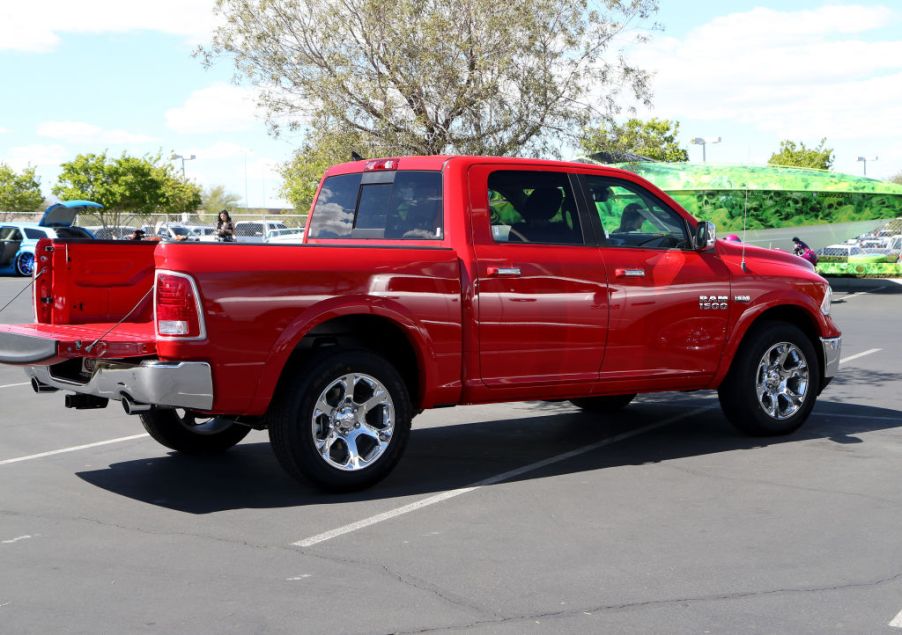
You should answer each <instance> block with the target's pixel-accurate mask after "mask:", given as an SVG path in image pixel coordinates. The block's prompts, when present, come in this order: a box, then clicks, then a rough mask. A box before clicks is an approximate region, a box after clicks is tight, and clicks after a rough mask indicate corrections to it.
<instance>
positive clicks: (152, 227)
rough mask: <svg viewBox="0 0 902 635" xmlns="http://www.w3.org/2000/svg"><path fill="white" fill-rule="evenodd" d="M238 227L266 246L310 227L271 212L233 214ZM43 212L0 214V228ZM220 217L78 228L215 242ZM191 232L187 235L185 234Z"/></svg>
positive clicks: (126, 218) (114, 235)
mask: <svg viewBox="0 0 902 635" xmlns="http://www.w3.org/2000/svg"><path fill="white" fill-rule="evenodd" d="M230 215H231V217H232V221H233V222H234V223H235V234H236V238H237V240H238V241H239V242H243V241H252V242H264V241H268V240H269V239H271V238H274V237H276V236H281V237H284V238H288V239H294V238H297V237H298V236H299V234H300V231H301V230H303V228H304V225H305V224H306V223H307V215H306V214H285V213H267V212H262V213H261V212H253V211H250V212H244V211H234V212H230ZM42 216H43V212H36V213H33V214H22V213H17V212H0V225H2V224H4V223H38V222H40V220H41V217H42ZM217 218H218V214H216V213H212V212H209V213H206V212H203V211H201V212H198V213H192V214H150V215H147V216H138V215H133V214H122V215H121V216H120V217H119V222H118V226H116V227H110V226H107V227H104V226H103V224H102V223H101V221H100V218H99V217H97V216H95V215H93V214H80V215H79V216H78V218H76V220H75V224H76V225H78V226H80V227H85V228H87V229H89V230H90V231H91V232H92V233H93V234H94V235H95V236H96V237H97V238H99V239H105V240H110V239H113V240H121V239H127V238H129V237H130V236H131V235H132V233H133V232H134V231H135V230H136V229H143V230H144V232H145V234H146V235H148V236H151V235H158V236H165V237H167V238H173V239H177V238H178V237H179V236H181V235H186V236H187V235H189V234H190V236H191V237H192V239H194V238H201V237H207V238H208V239H209V240H215V232H214V229H215V227H216V221H217ZM185 228H187V232H188V233H187V234H186V233H185Z"/></svg>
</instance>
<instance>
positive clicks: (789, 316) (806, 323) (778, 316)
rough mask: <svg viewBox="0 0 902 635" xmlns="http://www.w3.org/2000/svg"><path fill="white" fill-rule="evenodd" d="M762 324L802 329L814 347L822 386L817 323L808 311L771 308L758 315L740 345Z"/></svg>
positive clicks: (798, 308) (822, 357)
mask: <svg viewBox="0 0 902 635" xmlns="http://www.w3.org/2000/svg"><path fill="white" fill-rule="evenodd" d="M764 322H785V323H787V324H792V325H793V326H797V327H798V328H800V329H802V332H803V333H804V334H805V336H806V337H807V338H808V340H809V341H810V342H811V345H812V346H813V347H814V352H815V354H816V355H817V364H818V368H819V369H820V373H819V375H820V377H821V384H823V383H824V370H825V369H824V356H823V355H821V354H820V351H821V340H820V331H819V330H818V327H817V322H815V321H814V318H813V317H811V314H810V313H808V311H806V310H805V309H803V308H801V307H797V306H777V307H773V308H772V309H768V310H767V311H765V312H764V313H762V314H761V315H759V316H758V317H757V318H756V319H755V321H754V322H753V323H752V324H751V325H750V326H749V328H748V330H747V331H746V332H745V335H744V336H743V338H742V343H745V340H746V338H747V337H748V335H749V333H751V332H752V329H754V328H755V327H757V326H759V325H760V324H763V323H764ZM741 345H742V344H740V346H741ZM822 387H823V386H822Z"/></svg>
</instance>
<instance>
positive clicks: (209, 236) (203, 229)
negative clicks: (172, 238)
mask: <svg viewBox="0 0 902 635" xmlns="http://www.w3.org/2000/svg"><path fill="white" fill-rule="evenodd" d="M185 229H187V230H188V231H189V232H191V237H192V239H193V240H196V241H199V242H202V243H215V242H217V241H218V240H219V237H218V236H217V235H216V228H215V227H208V226H207V225H185Z"/></svg>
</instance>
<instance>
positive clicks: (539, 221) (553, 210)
mask: <svg viewBox="0 0 902 635" xmlns="http://www.w3.org/2000/svg"><path fill="white" fill-rule="evenodd" d="M488 190H489V191H488V194H489V211H490V213H491V219H492V237H493V238H494V239H495V242H521V243H539V244H576V245H581V244H583V242H584V241H583V234H582V228H581V227H580V222H579V214H578V213H577V207H576V201H575V198H574V196H573V189H572V188H571V187H570V179H569V177H568V175H567V173H565V172H537V171H526V170H523V171H515V170H501V171H498V172H493V173H492V174H490V175H489V182H488Z"/></svg>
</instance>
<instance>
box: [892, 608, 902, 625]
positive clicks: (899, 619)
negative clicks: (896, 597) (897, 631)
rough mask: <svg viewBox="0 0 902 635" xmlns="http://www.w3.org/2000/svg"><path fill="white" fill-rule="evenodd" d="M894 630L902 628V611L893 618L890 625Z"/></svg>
mask: <svg viewBox="0 0 902 635" xmlns="http://www.w3.org/2000/svg"><path fill="white" fill-rule="evenodd" d="M889 625H890V626H892V627H893V628H902V611H899V613H898V614H897V615H896V617H894V618H893V621H892V622H890V623H889Z"/></svg>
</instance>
